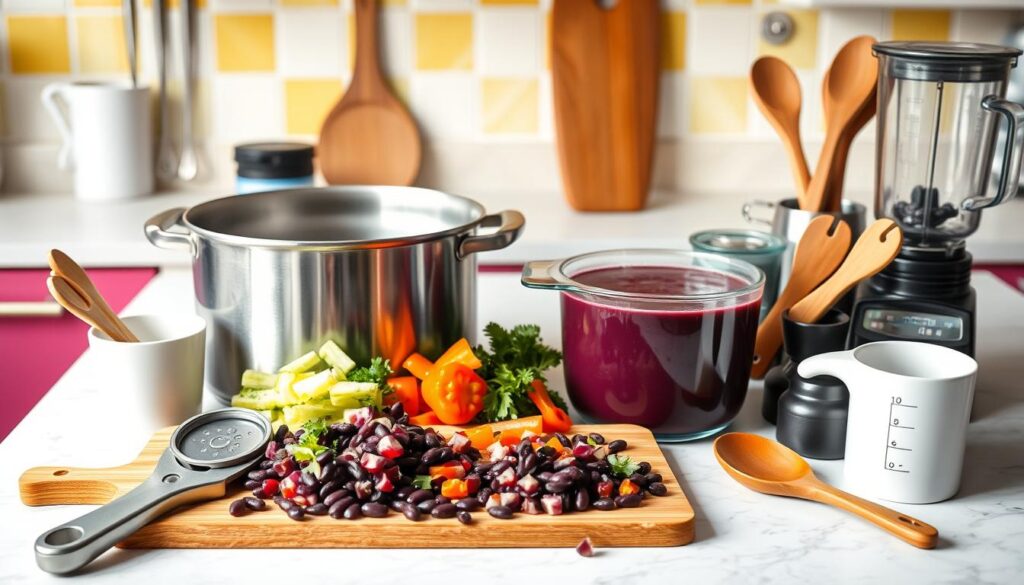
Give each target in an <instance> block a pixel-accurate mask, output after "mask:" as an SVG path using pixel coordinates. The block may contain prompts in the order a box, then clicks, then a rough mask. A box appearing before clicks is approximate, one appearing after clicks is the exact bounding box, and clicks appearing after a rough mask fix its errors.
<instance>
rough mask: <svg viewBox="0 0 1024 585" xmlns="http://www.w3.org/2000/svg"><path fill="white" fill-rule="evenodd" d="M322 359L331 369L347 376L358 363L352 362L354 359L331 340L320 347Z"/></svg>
mask: <svg viewBox="0 0 1024 585" xmlns="http://www.w3.org/2000/svg"><path fill="white" fill-rule="evenodd" d="M320 357H321V358H323V360H324V361H325V362H327V364H328V365H330V366H331V367H333V368H335V369H337V370H340V371H341V372H342V373H344V374H347V373H349V372H351V371H352V369H353V368H355V367H356V363H355V362H354V361H352V358H350V357H348V354H346V353H345V352H344V351H342V350H341V348H340V347H338V344H337V343H334V342H333V341H331V340H327V343H324V344H323V345H322V346H320Z"/></svg>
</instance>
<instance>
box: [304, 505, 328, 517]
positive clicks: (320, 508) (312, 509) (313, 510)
mask: <svg viewBox="0 0 1024 585" xmlns="http://www.w3.org/2000/svg"><path fill="white" fill-rule="evenodd" d="M327 512H328V508H327V506H326V505H324V503H323V502H318V503H316V504H313V505H312V506H306V513H307V514H312V515H313V516H326V515H327Z"/></svg>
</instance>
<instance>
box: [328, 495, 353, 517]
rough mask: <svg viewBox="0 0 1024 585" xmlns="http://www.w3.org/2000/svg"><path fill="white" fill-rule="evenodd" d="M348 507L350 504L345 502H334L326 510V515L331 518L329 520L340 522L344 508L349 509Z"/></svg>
mask: <svg viewBox="0 0 1024 585" xmlns="http://www.w3.org/2000/svg"><path fill="white" fill-rule="evenodd" d="M350 505H351V504H350V503H348V502H346V501H343V500H339V501H337V502H334V505H332V506H331V507H330V508H328V509H327V513H328V514H329V515H330V516H331V518H334V519H335V520H340V519H341V518H344V517H345V508H347V507H349V506H350Z"/></svg>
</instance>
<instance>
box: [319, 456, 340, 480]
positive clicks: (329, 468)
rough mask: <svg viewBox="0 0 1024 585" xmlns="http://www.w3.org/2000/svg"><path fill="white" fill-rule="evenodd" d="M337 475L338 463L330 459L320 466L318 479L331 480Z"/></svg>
mask: <svg viewBox="0 0 1024 585" xmlns="http://www.w3.org/2000/svg"><path fill="white" fill-rule="evenodd" d="M337 476H338V464H337V463H334V462H333V461H331V462H330V463H328V464H327V465H324V466H323V467H321V468H320V481H322V482H325V481H331V480H333V479H334V478H335V477H337Z"/></svg>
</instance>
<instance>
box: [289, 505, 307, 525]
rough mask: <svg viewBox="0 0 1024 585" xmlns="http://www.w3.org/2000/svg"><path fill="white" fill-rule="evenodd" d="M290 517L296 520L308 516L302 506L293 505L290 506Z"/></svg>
mask: <svg viewBox="0 0 1024 585" xmlns="http://www.w3.org/2000/svg"><path fill="white" fill-rule="evenodd" d="M288 517H289V518H291V519H292V520H296V521H298V520H302V519H303V518H305V517H306V512H305V510H303V509H302V506H292V507H291V508H288Z"/></svg>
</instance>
